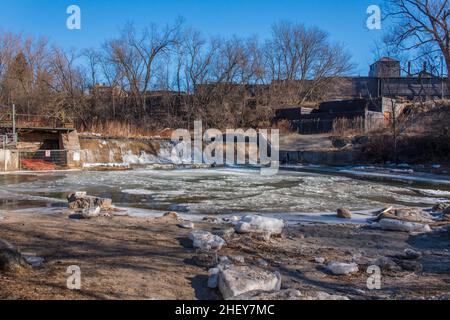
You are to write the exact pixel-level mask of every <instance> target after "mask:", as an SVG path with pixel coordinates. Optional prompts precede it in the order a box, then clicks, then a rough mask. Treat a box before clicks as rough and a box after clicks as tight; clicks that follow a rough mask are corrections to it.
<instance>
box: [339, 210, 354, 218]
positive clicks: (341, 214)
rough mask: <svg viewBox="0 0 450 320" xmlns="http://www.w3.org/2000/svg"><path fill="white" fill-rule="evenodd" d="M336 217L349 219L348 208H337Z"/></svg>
mask: <svg viewBox="0 0 450 320" xmlns="http://www.w3.org/2000/svg"><path fill="white" fill-rule="evenodd" d="M337 217H338V218H341V219H351V218H352V213H351V212H350V210H348V209H338V210H337Z"/></svg>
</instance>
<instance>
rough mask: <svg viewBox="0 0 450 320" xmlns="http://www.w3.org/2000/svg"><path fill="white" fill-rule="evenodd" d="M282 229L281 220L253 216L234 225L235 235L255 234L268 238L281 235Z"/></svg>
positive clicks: (282, 222)
mask: <svg viewBox="0 0 450 320" xmlns="http://www.w3.org/2000/svg"><path fill="white" fill-rule="evenodd" d="M283 228H284V221H283V220H280V219H274V218H267V217H261V216H255V215H248V216H245V217H243V218H242V219H241V220H240V221H239V222H237V223H236V225H235V230H236V232H237V233H241V234H243V233H256V234H262V235H264V234H266V235H269V236H272V235H281V233H282V232H283Z"/></svg>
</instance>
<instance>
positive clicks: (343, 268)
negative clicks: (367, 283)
mask: <svg viewBox="0 0 450 320" xmlns="http://www.w3.org/2000/svg"><path fill="white" fill-rule="evenodd" d="M327 270H328V271H329V272H331V273H332V274H334V275H347V274H352V273H357V272H359V268H358V265H357V264H356V263H342V262H331V263H329V264H328V265H327Z"/></svg>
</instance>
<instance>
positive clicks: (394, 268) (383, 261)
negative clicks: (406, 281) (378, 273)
mask: <svg viewBox="0 0 450 320" xmlns="http://www.w3.org/2000/svg"><path fill="white" fill-rule="evenodd" d="M374 264H375V265H376V266H379V267H380V268H381V270H382V271H385V272H399V271H402V268H401V267H400V266H399V265H398V264H397V263H396V262H395V261H394V260H392V259H391V258H388V257H382V258H379V259H378V260H376V261H375V262H374Z"/></svg>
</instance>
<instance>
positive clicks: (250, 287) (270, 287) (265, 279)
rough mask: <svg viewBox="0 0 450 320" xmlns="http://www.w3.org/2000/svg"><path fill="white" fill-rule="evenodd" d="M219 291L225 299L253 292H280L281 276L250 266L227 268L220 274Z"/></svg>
mask: <svg viewBox="0 0 450 320" xmlns="http://www.w3.org/2000/svg"><path fill="white" fill-rule="evenodd" d="M218 286H219V290H220V292H221V293H222V296H223V298H224V299H236V297H238V296H240V295H242V294H244V293H247V292H251V291H264V292H271V291H279V290H280V288H281V275H280V274H279V273H278V272H275V273H272V272H268V271H264V270H261V269H258V268H250V267H248V266H233V265H230V266H225V267H223V268H221V270H220V272H219V285H218Z"/></svg>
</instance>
